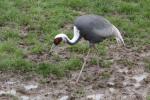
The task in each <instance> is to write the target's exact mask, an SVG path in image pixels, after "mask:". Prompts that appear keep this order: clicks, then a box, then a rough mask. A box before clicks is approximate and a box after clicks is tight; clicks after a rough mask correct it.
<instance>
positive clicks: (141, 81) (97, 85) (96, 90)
mask: <svg viewBox="0 0 150 100" xmlns="http://www.w3.org/2000/svg"><path fill="white" fill-rule="evenodd" d="M60 51H61V50H60ZM64 55H66V54H64ZM33 57H34V56H33V55H32V57H31V59H32V58H33ZM38 57H39V58H38ZM46 57H47V54H43V55H41V56H37V55H35V58H34V59H37V58H38V59H40V60H41V59H43V60H45V59H46ZM106 57H108V58H109V59H111V60H112V61H113V64H112V65H111V67H108V68H103V67H102V66H100V68H99V69H100V72H99V73H97V70H98V67H97V66H96V65H87V66H86V67H85V69H84V71H83V73H82V76H81V78H80V81H79V83H78V84H75V79H76V78H77V75H78V73H79V70H78V71H70V72H68V73H67V74H66V76H65V77H63V78H58V77H55V76H53V75H51V76H49V77H47V78H43V77H41V76H38V75H36V74H32V73H26V74H25V73H14V72H9V73H8V72H1V73H0V74H1V75H0V76H1V77H0V99H1V100H7V98H9V99H8V100H13V99H12V98H14V97H15V98H18V99H19V100H20V99H21V100H88V99H89V100H145V99H146V97H147V96H148V95H150V74H149V71H148V70H147V68H146V66H145V62H144V61H145V59H150V46H145V47H143V48H141V50H140V51H135V50H134V49H133V48H130V47H117V46H114V45H112V46H110V47H109V52H108V53H107V55H106ZM37 61H38V60H37ZM10 95H11V96H10Z"/></svg>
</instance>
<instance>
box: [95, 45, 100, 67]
mask: <svg viewBox="0 0 150 100" xmlns="http://www.w3.org/2000/svg"><path fill="white" fill-rule="evenodd" d="M94 49H95V50H94V51H95V52H96V53H95V54H96V55H95V58H96V62H97V66H98V67H99V57H98V56H99V53H98V49H97V47H96V46H95V45H94Z"/></svg>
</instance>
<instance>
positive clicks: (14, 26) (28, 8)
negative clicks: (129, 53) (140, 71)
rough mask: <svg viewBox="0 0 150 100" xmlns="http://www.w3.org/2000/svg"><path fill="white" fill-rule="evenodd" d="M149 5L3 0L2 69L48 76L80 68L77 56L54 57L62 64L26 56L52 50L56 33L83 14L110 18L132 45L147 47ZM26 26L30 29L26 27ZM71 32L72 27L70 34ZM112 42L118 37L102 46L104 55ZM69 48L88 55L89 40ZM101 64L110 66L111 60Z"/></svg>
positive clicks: (135, 0) (143, 1)
mask: <svg viewBox="0 0 150 100" xmlns="http://www.w3.org/2000/svg"><path fill="white" fill-rule="evenodd" d="M149 6H150V0H95V1H92V0H44V1H43V0H1V1H0V13H1V16H0V59H1V60H0V70H24V71H35V72H37V73H41V74H43V75H45V76H46V75H49V74H50V73H52V74H56V75H60V76H62V75H64V74H65V72H66V71H67V70H75V69H76V68H78V67H80V64H81V61H80V60H79V59H78V58H74V57H71V58H70V59H69V60H67V61H66V60H64V61H62V60H59V59H61V58H59V57H54V58H56V59H55V60H56V62H58V63H59V64H55V63H53V62H48V63H47V62H46V63H45V62H44V61H43V62H42V63H35V62H32V61H30V60H29V59H26V58H25V56H26V55H28V53H32V54H41V53H42V52H45V51H48V49H49V48H50V46H51V44H52V42H53V38H54V36H55V35H56V34H58V33H60V32H61V31H60V29H61V28H62V27H63V26H65V24H66V23H69V24H72V22H73V20H74V19H75V18H76V16H79V15H81V14H82V13H86V14H98V15H102V16H104V17H106V18H107V19H109V20H110V21H111V22H112V23H113V24H114V25H115V26H117V27H118V28H119V30H120V31H121V32H122V33H123V35H124V39H125V43H126V45H128V46H129V47H137V48H138V47H139V48H140V47H143V46H147V45H149V44H150V35H149V34H150V28H149V26H150V20H149V19H150V13H149V11H150V7H149ZM25 27H28V28H27V29H26V30H23V28H25ZM64 30H65V29H64ZM21 31H25V32H27V37H25V38H22V37H20V33H21ZM71 32H72V30H68V31H67V34H70V33H71ZM70 37H72V36H71V34H70ZM20 42H23V43H25V44H26V46H30V48H28V49H27V50H26V52H25V48H20V47H19V43H20ZM112 42H113V43H112ZM109 44H115V42H114V40H108V41H104V42H103V43H101V44H100V45H98V48H99V54H100V55H101V56H102V57H103V56H105V55H106V53H107V51H108V48H107V46H108V45H109ZM67 49H68V50H69V51H70V52H76V53H77V54H78V53H79V54H85V53H86V52H87V50H88V43H87V44H77V45H75V46H70V47H68V48H67ZM74 64H75V65H76V66H74ZM107 64H108V65H107ZM127 64H130V62H127ZM101 65H103V66H110V64H109V63H108V62H103V63H101ZM148 65H149V64H148Z"/></svg>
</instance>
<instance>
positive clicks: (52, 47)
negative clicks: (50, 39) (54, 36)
mask: <svg viewBox="0 0 150 100" xmlns="http://www.w3.org/2000/svg"><path fill="white" fill-rule="evenodd" d="M55 47H56V45H55V44H54V43H53V44H52V46H51V49H50V51H49V54H51V53H52V51H53V49H54V48H55Z"/></svg>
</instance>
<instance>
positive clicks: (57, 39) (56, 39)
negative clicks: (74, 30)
mask: <svg viewBox="0 0 150 100" xmlns="http://www.w3.org/2000/svg"><path fill="white" fill-rule="evenodd" d="M61 41H62V38H61V37H58V38H55V39H54V44H55V45H58V44H60V42H61Z"/></svg>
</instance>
